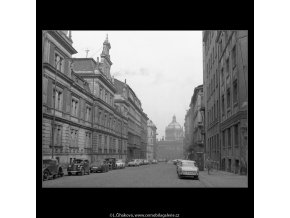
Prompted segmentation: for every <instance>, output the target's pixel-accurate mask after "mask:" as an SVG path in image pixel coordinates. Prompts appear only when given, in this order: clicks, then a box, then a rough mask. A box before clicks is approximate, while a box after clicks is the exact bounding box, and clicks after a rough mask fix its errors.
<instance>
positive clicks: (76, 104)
mask: <svg viewBox="0 0 290 218" xmlns="http://www.w3.org/2000/svg"><path fill="white" fill-rule="evenodd" d="M71 102H72V103H71V115H73V116H75V117H77V116H78V110H79V100H77V99H75V98H72V100H71Z"/></svg>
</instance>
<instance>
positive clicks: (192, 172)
mask: <svg viewBox="0 0 290 218" xmlns="http://www.w3.org/2000/svg"><path fill="white" fill-rule="evenodd" d="M177 175H178V177H179V178H182V177H193V178H196V179H198V178H199V169H198V167H197V165H196V162H195V161H192V160H181V161H180V164H179V166H178V170H177Z"/></svg>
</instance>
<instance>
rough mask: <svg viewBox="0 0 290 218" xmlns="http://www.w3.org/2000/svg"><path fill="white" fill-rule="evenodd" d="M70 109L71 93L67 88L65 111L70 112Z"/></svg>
mask: <svg viewBox="0 0 290 218" xmlns="http://www.w3.org/2000/svg"><path fill="white" fill-rule="evenodd" d="M70 109H71V93H70V91H69V90H67V99H66V112H68V113H70Z"/></svg>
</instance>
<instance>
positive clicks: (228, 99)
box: [227, 88, 231, 108]
mask: <svg viewBox="0 0 290 218" xmlns="http://www.w3.org/2000/svg"><path fill="white" fill-rule="evenodd" d="M230 107H231V91H230V88H228V90H227V108H230Z"/></svg>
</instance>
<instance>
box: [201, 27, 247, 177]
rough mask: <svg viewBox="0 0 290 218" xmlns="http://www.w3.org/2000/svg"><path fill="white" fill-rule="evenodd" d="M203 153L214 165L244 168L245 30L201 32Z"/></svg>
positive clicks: (238, 169)
mask: <svg viewBox="0 0 290 218" xmlns="http://www.w3.org/2000/svg"><path fill="white" fill-rule="evenodd" d="M203 69H204V72H203V78H204V96H205V114H206V125H205V127H206V154H207V157H209V158H210V159H211V160H213V161H214V162H215V163H216V167H217V168H219V169H222V170H226V171H229V172H234V173H244V172H246V171H247V160H248V158H247V155H248V147H247V146H248V143H247V126H248V125H247V122H248V119H247V110H248V106H247V105H248V93H247V90H248V85H247V84H248V32H247V31H243V30H238V31H233V30H223V31H204V32H203Z"/></svg>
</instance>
